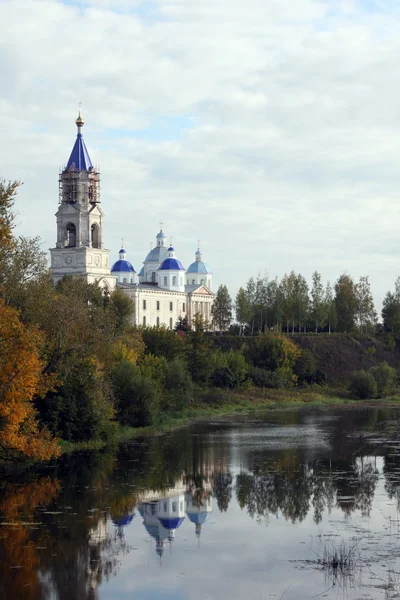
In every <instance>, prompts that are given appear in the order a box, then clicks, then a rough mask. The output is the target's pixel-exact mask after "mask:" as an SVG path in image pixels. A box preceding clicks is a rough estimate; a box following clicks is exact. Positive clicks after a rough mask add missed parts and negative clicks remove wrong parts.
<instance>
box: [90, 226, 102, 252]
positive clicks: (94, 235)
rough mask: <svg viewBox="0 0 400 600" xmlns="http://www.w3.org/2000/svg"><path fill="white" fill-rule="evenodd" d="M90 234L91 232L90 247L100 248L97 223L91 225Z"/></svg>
mask: <svg viewBox="0 0 400 600" xmlns="http://www.w3.org/2000/svg"><path fill="white" fill-rule="evenodd" d="M90 234H91V242H92V248H100V240H99V226H98V225H97V223H93V225H92V226H91V228H90Z"/></svg>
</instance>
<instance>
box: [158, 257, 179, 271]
mask: <svg viewBox="0 0 400 600" xmlns="http://www.w3.org/2000/svg"><path fill="white" fill-rule="evenodd" d="M158 270H159V271H184V270H185V267H184V266H183V265H182V263H181V261H180V260H178V259H177V258H166V259H165V260H164V261H163V262H162V264H161V265H160V266H159V267H158Z"/></svg>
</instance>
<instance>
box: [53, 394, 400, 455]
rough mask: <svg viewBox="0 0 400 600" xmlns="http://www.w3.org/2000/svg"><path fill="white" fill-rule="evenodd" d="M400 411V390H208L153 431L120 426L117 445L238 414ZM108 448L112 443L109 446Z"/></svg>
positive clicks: (66, 447)
mask: <svg viewBox="0 0 400 600" xmlns="http://www.w3.org/2000/svg"><path fill="white" fill-rule="evenodd" d="M395 405H399V407H400V389H399V390H398V391H397V392H396V394H395V395H394V396H393V397H390V398H385V399H380V400H369V401H367V400H364V401H361V400H355V399H352V398H350V397H349V395H348V392H347V391H346V390H345V389H342V388H333V387H321V388H319V387H317V386H316V387H313V388H308V389H299V388H297V389H296V388H293V389H281V390H275V389H265V390H260V389H257V388H256V389H249V390H235V391H232V390H208V391H207V392H204V393H203V394H200V395H199V396H198V398H197V400H196V401H195V402H194V403H193V404H192V405H191V406H190V407H188V408H187V409H185V410H184V411H182V412H181V413H179V414H178V413H175V414H166V415H164V416H163V418H162V421H161V422H160V423H159V424H158V425H156V426H152V427H137V428H133V427H122V426H120V427H119V429H118V432H117V437H116V439H115V442H114V443H115V444H116V445H117V444H119V443H121V442H127V441H129V440H132V439H134V438H136V437H142V436H152V435H160V434H162V433H165V432H167V431H173V430H174V429H178V428H180V427H185V426H187V425H190V424H192V423H195V422H197V421H202V420H205V421H206V420H208V419H212V418H215V417H225V416H226V417H229V416H235V415H238V414H251V413H254V412H261V411H267V410H289V409H304V408H329V407H335V406H342V407H353V408H363V407H371V406H381V407H382V406H395ZM60 444H61V449H62V452H73V451H77V450H97V449H101V448H103V447H104V446H105V445H106V444H105V443H104V442H101V441H96V440H95V441H89V442H79V443H71V442H65V441H61V442H60ZM107 445H109V443H107Z"/></svg>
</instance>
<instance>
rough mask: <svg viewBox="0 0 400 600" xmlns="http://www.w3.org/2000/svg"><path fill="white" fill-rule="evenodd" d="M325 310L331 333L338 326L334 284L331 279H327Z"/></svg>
mask: <svg viewBox="0 0 400 600" xmlns="http://www.w3.org/2000/svg"><path fill="white" fill-rule="evenodd" d="M325 310H326V321H327V324H328V331H329V333H331V331H332V329H335V328H336V323H337V317H336V304H335V298H334V296H333V290H332V286H331V284H330V282H329V281H327V283H326V288H325Z"/></svg>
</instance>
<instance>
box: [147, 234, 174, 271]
mask: <svg viewBox="0 0 400 600" xmlns="http://www.w3.org/2000/svg"><path fill="white" fill-rule="evenodd" d="M165 238H166V235H165V233H164V232H163V230H162V229H160V231H159V233H157V235H156V246H155V248H152V249H151V250H150V252H149V253H148V255H147V256H146V258H145V259H144V262H145V263H149V262H150V263H158V264H160V263H162V262H163V260H165V259H166V258H167V256H168V251H167V245H166V243H165Z"/></svg>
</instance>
